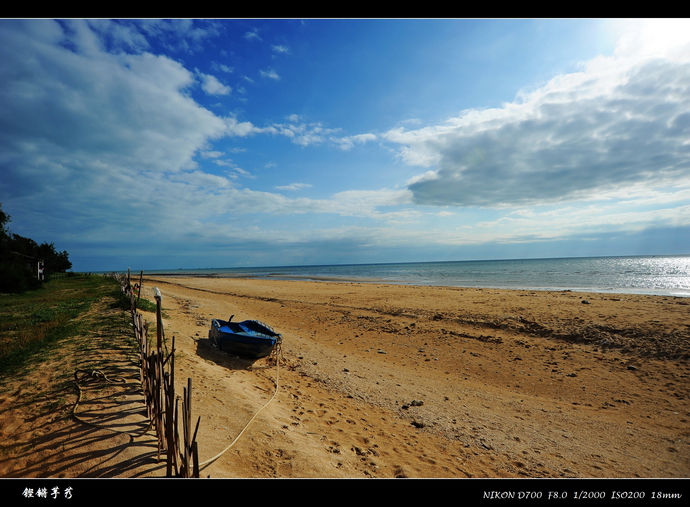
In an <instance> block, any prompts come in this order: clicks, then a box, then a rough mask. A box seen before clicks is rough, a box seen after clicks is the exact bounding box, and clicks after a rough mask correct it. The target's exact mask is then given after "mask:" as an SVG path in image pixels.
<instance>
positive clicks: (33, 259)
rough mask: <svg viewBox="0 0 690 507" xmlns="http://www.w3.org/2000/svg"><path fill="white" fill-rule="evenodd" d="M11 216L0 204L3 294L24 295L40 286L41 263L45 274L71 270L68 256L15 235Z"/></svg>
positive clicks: (53, 246) (0, 258) (47, 244)
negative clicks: (40, 262)
mask: <svg viewBox="0 0 690 507" xmlns="http://www.w3.org/2000/svg"><path fill="white" fill-rule="evenodd" d="M9 222H10V216H9V215H8V214H7V213H5V212H4V211H3V209H2V204H0V292H24V291H26V290H30V289H35V288H38V287H40V286H41V283H42V282H41V280H39V279H38V265H39V264H38V263H39V261H42V262H43V266H44V267H45V273H46V274H50V273H62V272H65V271H67V270H68V269H71V267H72V263H71V262H70V260H69V256H68V254H67V252H65V251H63V252H57V251H56V250H55V245H54V244H53V243H42V244H40V245H39V244H38V243H36V242H35V241H34V240H33V239H31V238H25V237H23V236H20V235H19V234H12V233H11V232H10V231H9V229H8V228H7V224H8V223H9Z"/></svg>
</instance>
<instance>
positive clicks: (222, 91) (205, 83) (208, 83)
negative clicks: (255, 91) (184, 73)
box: [199, 73, 232, 95]
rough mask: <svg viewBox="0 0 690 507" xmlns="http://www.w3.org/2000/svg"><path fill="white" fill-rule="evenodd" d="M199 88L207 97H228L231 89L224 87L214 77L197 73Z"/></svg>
mask: <svg viewBox="0 0 690 507" xmlns="http://www.w3.org/2000/svg"><path fill="white" fill-rule="evenodd" d="M199 76H200V78H201V88H202V89H203V90H204V91H205V92H206V93H208V94H209V95H229V94H230V92H231V91H232V88H230V87H229V86H226V85H224V84H223V83H221V82H220V81H218V79H217V78H216V77H215V76H212V75H210V74H203V73H199Z"/></svg>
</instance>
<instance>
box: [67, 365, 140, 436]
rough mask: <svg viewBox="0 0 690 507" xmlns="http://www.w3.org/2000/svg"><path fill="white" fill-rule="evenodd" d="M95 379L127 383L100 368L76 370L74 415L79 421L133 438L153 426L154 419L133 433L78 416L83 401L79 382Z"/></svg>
mask: <svg viewBox="0 0 690 507" xmlns="http://www.w3.org/2000/svg"><path fill="white" fill-rule="evenodd" d="M80 373H81V374H82V375H81V376H79V374H80ZM93 379H95V380H102V381H105V382H107V383H110V384H116V383H126V381H125V379H123V378H119V377H117V378H112V379H111V378H108V377H107V376H106V375H105V374H104V373H103V372H102V371H100V370H92V371H87V370H77V371H75V372H74V383H75V385H76V386H77V391H78V395H77V401H76V403H75V404H74V406H73V407H72V417H74V418H75V419H76V420H77V421H79V422H80V423H82V424H86V425H88V426H92V427H94V428H99V429H103V430H108V431H111V432H113V433H119V434H122V435H129V437H131V438H132V439H135V438H139V437H141V436H143V435H144V434H145V433H146V432H147V431H148V430H149V429H150V428H151V426H152V425H153V419H151V420H150V421H149V424H148V426H146V428H144V429H143V430H142V431H139V432H136V433H132V432H129V431H119V430H114V429H112V428H108V427H107V426H103V425H100V424H94V423H91V422H88V421H85V420H84V419H82V418H81V417H79V416H77V407H78V406H79V403H80V402H81V398H82V389H81V386H80V385H79V383H80V382H82V381H84V380H93Z"/></svg>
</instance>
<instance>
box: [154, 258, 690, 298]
mask: <svg viewBox="0 0 690 507" xmlns="http://www.w3.org/2000/svg"><path fill="white" fill-rule="evenodd" d="M146 273H147V274H151V275H154V274H163V273H165V274H175V275H186V276H189V275H192V276H218V277H243V278H245V277H252V278H276V279H287V280H322V281H323V280H335V281H356V282H379V283H396V284H410V285H445V286H455V287H487V288H488V287H493V288H506V289H536V290H566V289H569V290H573V291H586V292H611V293H631V294H655V295H672V296H684V297H690V255H674V256H648V257H645V256H639V257H579V258H560V259H523V260H493V261H458V262H413V263H397V264H348V265H332V266H280V267H257V268H207V269H180V270H172V271H171V270H165V271H146Z"/></svg>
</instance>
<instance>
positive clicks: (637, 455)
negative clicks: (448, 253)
mask: <svg viewBox="0 0 690 507" xmlns="http://www.w3.org/2000/svg"><path fill="white" fill-rule="evenodd" d="M153 286H156V287H159V288H160V290H161V292H162V294H163V298H164V299H163V307H164V309H165V311H166V313H167V315H168V318H167V319H166V320H165V321H164V325H165V332H166V336H167V337H170V336H172V335H175V336H176V343H177V348H178V350H179V353H178V356H177V357H178V358H179V359H178V363H177V364H178V373H177V375H178V378H179V379H180V380H179V381H180V382H184V381H185V379H186V378H187V377H191V378H192V379H193V382H194V396H195V398H194V417H197V416H201V426H200V430H199V449H200V461H201V462H208V461H209V460H211V458H214V457H216V456H217V455H218V454H219V453H221V452H223V451H224V450H225V449H226V448H227V446H228V445H230V443H231V442H232V441H233V440H234V439H235V437H236V436H237V435H238V434H239V432H240V431H242V430H243V429H244V427H245V425H246V424H247V422H248V421H249V420H250V419H251V417H252V416H254V414H255V413H256V412H257V411H259V410H261V411H260V413H259V415H258V416H257V417H256V419H254V420H253V421H252V423H251V424H250V425H249V427H247V429H246V430H245V432H244V433H243V434H242V436H241V438H240V439H239V440H238V441H237V442H236V443H235V444H234V445H233V446H232V447H231V448H230V449H228V450H227V451H225V452H224V453H223V454H222V455H221V456H220V457H218V458H217V459H215V461H213V462H211V463H208V464H206V465H205V466H204V468H203V470H202V475H203V476H210V477H411V478H412V477H650V478H651V477H689V476H690V445H689V437H690V430H689V428H690V424H689V421H690V403H689V398H688V387H689V382H688V379H689V377H688V376H689V374H690V368H689V365H688V359H689V358H690V328H689V326H688V322H690V319H689V318H688V317H689V316H690V315H689V312H690V306H689V305H688V303H689V302H690V301H688V300H687V299H684V298H674V297H659V296H638V295H616V294H585V293H578V292H570V291H563V292H540V291H504V290H493V289H463V288H451V287H420V286H405V285H384V284H373V283H336V282H307V281H276V280H243V279H227V278H226V279H224V278H178V277H159V278H146V279H145V280H144V288H145V290H146V289H149V290H150V289H151V287H153ZM230 315H234V320H244V319H257V320H261V321H263V322H266V323H267V324H269V325H271V326H273V327H274V328H275V329H276V330H277V331H279V332H280V333H282V335H283V337H284V341H283V359H282V361H281V363H280V366H279V368H278V369H277V368H276V366H275V365H274V364H273V363H271V362H270V361H268V360H266V359H261V360H258V361H255V362H251V361H247V360H242V359H237V358H232V357H230V356H228V355H227V354H226V353H224V352H219V351H216V350H214V349H213V347H212V346H211V344H210V342H209V340H208V328H209V322H210V319H211V318H214V317H215V318H223V319H227V317H229V316H230ZM276 376H278V377H277V379H276ZM276 380H277V386H278V389H277V392H276V389H275V387H276ZM274 393H276V394H275V398H272V396H273V394H274ZM266 403H268V405H266ZM264 406H265V408H263V407H264Z"/></svg>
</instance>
